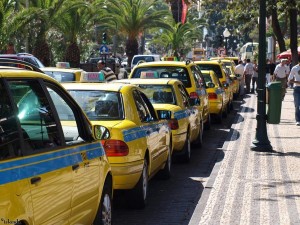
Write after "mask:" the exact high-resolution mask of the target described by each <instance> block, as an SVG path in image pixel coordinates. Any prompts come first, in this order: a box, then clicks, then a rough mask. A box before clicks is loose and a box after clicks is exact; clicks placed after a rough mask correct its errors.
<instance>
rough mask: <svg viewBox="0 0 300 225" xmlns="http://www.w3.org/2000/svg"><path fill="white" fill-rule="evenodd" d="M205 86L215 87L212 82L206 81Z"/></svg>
mask: <svg viewBox="0 0 300 225" xmlns="http://www.w3.org/2000/svg"><path fill="white" fill-rule="evenodd" d="M207 87H209V88H214V87H215V84H214V83H212V82H208V83H207Z"/></svg>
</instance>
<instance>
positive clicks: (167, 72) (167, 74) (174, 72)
mask: <svg viewBox="0 0 300 225" xmlns="http://www.w3.org/2000/svg"><path fill="white" fill-rule="evenodd" d="M147 73H149V74H150V73H151V74H154V73H156V74H157V75H156V76H157V78H175V79H178V80H180V81H181V82H182V83H183V84H184V86H185V87H186V88H188V87H191V86H192V85H191V80H190V76H189V73H188V71H187V69H186V68H184V67H175V66H169V67H162V66H161V67H159V66H158V67H140V68H136V69H135V70H134V71H133V74H132V78H142V76H143V74H147Z"/></svg>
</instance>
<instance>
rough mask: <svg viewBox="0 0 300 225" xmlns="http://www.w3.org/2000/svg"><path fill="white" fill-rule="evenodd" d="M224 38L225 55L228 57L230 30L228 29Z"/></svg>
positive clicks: (224, 33)
mask: <svg viewBox="0 0 300 225" xmlns="http://www.w3.org/2000/svg"><path fill="white" fill-rule="evenodd" d="M223 36H224V38H225V53H226V55H227V52H228V46H227V44H228V38H229V36H230V32H229V30H228V29H227V28H226V29H225V30H224V32H223Z"/></svg>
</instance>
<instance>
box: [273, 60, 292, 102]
mask: <svg viewBox="0 0 300 225" xmlns="http://www.w3.org/2000/svg"><path fill="white" fill-rule="evenodd" d="M285 61H286V60H285V59H282V60H280V63H279V64H278V65H277V66H276V67H275V70H274V76H273V80H275V81H280V82H281V93H282V94H281V96H282V100H284V96H285V92H286V86H287V77H288V75H289V71H288V69H287V67H286V65H285Z"/></svg>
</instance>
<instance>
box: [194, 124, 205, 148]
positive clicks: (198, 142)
mask: <svg viewBox="0 0 300 225" xmlns="http://www.w3.org/2000/svg"><path fill="white" fill-rule="evenodd" d="M202 144H203V123H202V122H201V124H200V130H199V134H198V137H197V139H196V140H195V141H194V143H193V146H195V147H200V148H202Z"/></svg>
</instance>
